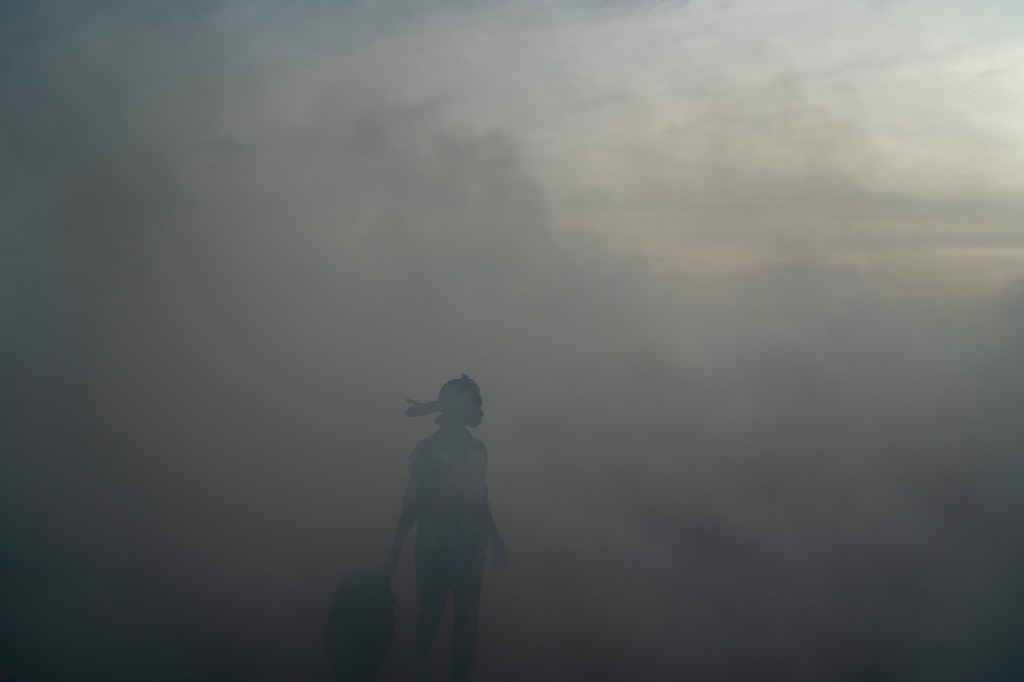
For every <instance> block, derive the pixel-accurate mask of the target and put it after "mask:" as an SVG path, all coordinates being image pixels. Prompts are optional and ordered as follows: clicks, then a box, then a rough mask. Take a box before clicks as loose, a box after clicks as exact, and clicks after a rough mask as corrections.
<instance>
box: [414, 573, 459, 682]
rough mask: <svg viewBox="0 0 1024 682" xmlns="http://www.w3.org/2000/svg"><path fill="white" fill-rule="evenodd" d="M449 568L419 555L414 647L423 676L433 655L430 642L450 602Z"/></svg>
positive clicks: (418, 666)
mask: <svg viewBox="0 0 1024 682" xmlns="http://www.w3.org/2000/svg"><path fill="white" fill-rule="evenodd" d="M450 581H451V576H450V571H449V569H448V567H447V566H445V565H444V563H443V562H441V561H437V560H433V559H427V558H424V557H416V587H417V588H418V589H419V592H420V610H419V614H418V615H417V618H416V645H415V648H414V649H413V662H412V664H413V669H414V670H415V671H416V674H417V675H423V674H424V673H425V672H426V669H427V661H428V659H429V657H430V644H431V642H433V641H434V633H435V632H437V626H438V625H439V624H440V623H441V617H442V616H443V615H444V606H445V602H447V601H448V589H449V587H450Z"/></svg>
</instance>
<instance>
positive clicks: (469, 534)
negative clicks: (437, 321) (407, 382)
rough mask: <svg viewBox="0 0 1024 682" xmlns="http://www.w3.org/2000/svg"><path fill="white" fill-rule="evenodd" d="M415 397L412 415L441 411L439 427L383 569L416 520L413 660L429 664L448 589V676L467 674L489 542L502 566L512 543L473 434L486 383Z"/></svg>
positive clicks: (389, 567)
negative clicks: (427, 398) (495, 512)
mask: <svg viewBox="0 0 1024 682" xmlns="http://www.w3.org/2000/svg"><path fill="white" fill-rule="evenodd" d="M409 402H410V403H412V407H410V408H409V409H408V410H407V411H406V414H407V415H409V416H410V417H418V416H422V415H426V414H433V413H435V412H440V415H438V416H437V418H436V419H435V420H434V421H435V423H436V424H437V425H438V427H439V428H438V429H437V431H436V432H434V434H433V435H431V436H430V437H429V438H425V439H424V440H422V441H420V442H419V444H417V445H416V448H415V449H414V450H413V451H412V455H411V456H410V457H409V485H408V487H407V488H406V492H405V500H404V505H403V508H402V514H401V516H400V517H399V519H398V527H397V528H395V537H394V541H393V542H392V544H391V551H390V552H389V554H388V559H387V561H386V562H385V563H384V565H383V566H382V567H381V569H380V572H381V574H382V575H384V576H385V577H387V578H390V577H391V576H392V575H394V573H395V571H396V570H397V568H398V557H399V554H400V553H401V551H402V545H403V543H404V542H405V538H406V536H407V535H408V534H409V531H410V530H411V529H412V525H413V523H417V524H419V525H418V528H417V530H416V586H417V588H418V589H419V593H420V599H419V615H418V619H417V621H416V645H415V648H414V651H413V666H414V668H415V670H416V672H417V674H418V675H423V674H424V672H425V671H426V666H427V659H428V655H429V653H430V643H431V641H432V640H433V639H434V633H435V632H436V630H437V626H438V624H439V623H440V622H441V616H442V615H443V614H444V607H445V603H446V602H447V601H448V592H449V591H451V593H452V595H453V597H454V601H455V623H454V633H453V641H452V656H451V668H450V673H449V679H450V680H452V681H453V682H465V681H466V680H469V676H470V671H471V670H472V667H473V654H474V651H475V649H476V634H477V612H478V610H479V606H480V586H481V583H482V580H483V572H484V562H485V561H486V558H487V543H488V540H490V541H491V543H492V544H493V547H494V559H493V562H492V565H493V566H494V567H495V569H497V570H504V569H505V568H506V567H507V565H508V550H507V549H506V548H505V543H504V541H503V540H502V538H501V533H499V532H498V527H497V525H495V523H494V518H493V517H492V516H491V506H490V502H489V501H488V497H487V450H486V448H485V447H484V444H483V443H481V442H480V441H479V440H477V439H476V438H473V436H471V435H470V434H469V431H468V430H467V428H466V427H476V426H478V425H479V424H480V422H481V421H482V420H483V416H484V413H483V410H482V409H481V405H482V402H483V401H482V400H481V398H480V387H479V386H477V384H476V382H475V381H473V380H472V379H470V378H469V377H468V376H466V375H465V374H463V375H462V376H461V377H460V378H459V379H453V380H451V381H449V382H448V383H446V384H445V385H444V386H443V387H441V391H440V393H438V395H437V400H436V401H434V402H431V403H418V402H416V401H414V400H409Z"/></svg>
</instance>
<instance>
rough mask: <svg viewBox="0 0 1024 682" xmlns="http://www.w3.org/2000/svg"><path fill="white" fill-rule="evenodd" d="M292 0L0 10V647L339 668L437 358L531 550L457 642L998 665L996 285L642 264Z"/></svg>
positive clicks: (1002, 485) (587, 675)
mask: <svg viewBox="0 0 1024 682" xmlns="http://www.w3.org/2000/svg"><path fill="white" fill-rule="evenodd" d="M282 7H283V6H282ZM366 11H367V10H365V8H363V7H362V6H356V7H354V8H351V9H348V10H341V11H338V12H333V11H326V10H324V11H322V14H321V15H320V18H321V19H323V20H330V21H334V22H337V27H338V31H339V34H340V35H342V37H344V35H345V30H346V28H345V27H346V25H347V24H346V22H348V21H349V20H351V21H356V20H359V21H363V22H365V25H368V26H373V27H375V28H380V26H381V25H382V24H384V23H386V21H387V20H388V18H387V17H379V16H372V17H367V16H366V15H365V12H366ZM360 12H363V14H360ZM325 18H326V19H325ZM12 21H13V20H12ZM308 21H309V20H308V18H303V19H300V18H297V17H296V16H295V15H292V14H289V12H287V11H286V10H285V9H283V8H278V9H276V10H272V9H270V8H269V7H263V8H262V9H261V10H259V11H257V10H250V11H248V12H242V11H241V10H234V11H231V10H230V9H229V8H222V9H220V10H217V11H214V12H211V11H204V12H202V13H199V12H194V13H193V12H189V11H185V10H180V11H177V12H167V11H164V12H157V11H156V10H155V9H154V7H153V6H150V5H146V6H145V9H139V8H136V9H120V10H117V11H114V10H111V11H105V12H99V11H94V12H88V13H84V14H82V15H73V14H72V12H71V11H70V10H66V9H65V10H61V11H51V12H49V13H45V14H44V13H39V14H36V13H31V14H29V13H28V10H25V12H24V13H23V14H22V15H19V16H18V17H17V21H13V23H12V24H11V26H13V27H14V28H11V29H8V33H9V39H8V40H6V41H5V42H6V43H7V45H6V46H5V49H4V52H3V54H2V61H0V68H2V72H0V79H2V80H0V84H2V88H0V112H2V113H0V122H2V123H0V126H2V128H0V131H2V138H0V143H2V145H3V146H2V149H0V152H2V156H0V159H2V160H0V177H2V178H3V185H4V186H5V187H6V188H7V191H6V192H5V195H6V198H5V201H4V202H3V206H2V208H0V226H2V228H3V233H4V242H5V246H4V248H3V253H2V261H0V262H2V268H3V277H4V288H3V293H2V296H3V298H2V301H3V304H4V306H3V310H4V313H5V321H6V324H5V334H4V335H3V340H4V341H3V343H4V351H5V352H4V356H5V357H6V358H7V364H8V366H9V368H10V369H9V372H8V373H7V378H6V380H5V386H6V388H7V389H8V391H7V397H6V400H5V406H6V407H7V412H8V414H9V415H10V419H9V427H8V428H5V429H4V433H5V440H6V441H7V442H6V443H5V444H4V452H5V464H6V466H5V475H4V476H3V479H2V480H3V482H2V484H0V485H2V487H0V490H2V493H3V498H2V504H3V508H2V511H3V513H2V515H0V518H2V519H3V521H2V523H3V526H2V528H3V533H4V542H3V546H4V561H3V573H2V575H3V582H4V590H3V594H4V601H5V607H4V609H3V612H4V620H5V629H7V630H8V631H9V632H10V633H11V634H10V636H9V637H7V638H5V639H6V640H7V642H8V644H9V646H10V651H9V652H6V653H5V654H4V656H3V660H4V663H3V665H4V666H5V667H6V670H4V672H3V677H4V678H5V679H93V678H96V679H174V680H180V679H195V680H203V679H210V680H222V679H241V678H245V679H266V680H281V679H324V680H326V679H329V678H328V672H327V666H326V661H325V659H324V655H323V646H322V645H323V642H322V628H323V625H324V622H325V619H326V615H327V609H328V607H329V600H330V595H331V591H332V589H333V587H334V583H335V582H336V580H337V578H338V577H339V576H340V575H342V574H343V573H346V572H348V571H350V570H353V569H355V568H362V567H374V566H376V565H377V564H378V563H379V562H380V561H381V560H382V559H383V556H384V552H385V550H386V546H387V543H388V541H389V539H390V532H391V530H392V527H393V523H394V521H395V519H396V517H397V513H398V508H399V504H400V499H401V493H402V488H403V486H404V482H405V471H406V464H407V455H408V452H409V451H410V450H411V447H412V445H413V444H414V443H415V441H416V440H417V439H419V438H421V437H423V436H424V435H426V434H427V433H428V432H429V431H430V429H431V425H430V424H429V421H428V420H410V419H407V418H405V417H404V416H403V415H402V411H403V408H404V405H403V398H404V397H406V396H409V397H413V398H417V399H421V400H427V399H432V398H433V396H434V393H435V392H436V390H437V388H439V387H440V385H441V383H443V381H445V380H447V379H449V378H452V377H454V376H457V375H458V373H459V372H467V373H469V374H470V375H471V376H472V377H473V378H474V379H476V380H477V381H478V382H479V383H480V384H481V386H482V388H483V396H484V409H485V411H486V413H487V417H486V418H485V421H484V424H483V425H482V427H481V428H480V429H479V436H480V437H481V438H482V439H483V440H484V441H485V442H486V443H487V444H488V447H489V450H490V462H491V465H490V473H489V476H490V479H491V486H490V487H491V496H492V504H493V507H494V511H495V515H496V518H497V520H498V522H499V524H500V525H501V526H502V529H503V532H504V534H505V536H506V538H507V541H508V543H509V546H510V549H511V551H512V561H513V564H512V569H511V570H510V571H509V572H508V573H506V574H504V575H500V576H498V575H494V576H492V575H488V577H487V578H486V582H485V587H484V602H483V607H482V635H481V641H480V646H479V662H478V665H477V669H478V676H479V679H482V680H629V679H648V680H676V679H701V680H716V679H722V680H726V679H729V680H735V679H750V680H753V679H758V680H767V679H780V680H781V679H785V680H802V679H806V680H824V679H829V680H846V679H849V680H888V679H899V680H943V679H949V680H965V679H978V680H998V679H1016V678H1017V677H1018V676H1019V675H1020V674H1021V672H1022V670H1024V659H1022V657H1021V654H1020V653H1019V651H1018V646H1017V645H1018V640H1019V636H1020V634H1021V632H1022V628H1024V619H1022V617H1021V612H1020V609H1019V604H1020V603H1021V600H1022V597H1024V595H1021V594H1020V592H1021V589H1020V580H1019V577H1020V575H1021V571H1022V570H1024V556H1022V552H1021V548H1020V542H1019V537H1020V535H1021V532H1022V531H1024V529H1022V527H1021V526H1022V524H1021V521H1020V519H1021V518H1024V517H1022V514H1021V512H1022V511H1024V510H1022V509H1021V506H1022V505H1021V502H1020V501H1019V492H1018V483H1019V481H1020V465H1019V461H1018V459H1017V458H1018V453H1019V451H1020V447H1021V445H1022V440H1024V439H1022V437H1021V435H1022V434H1021V430H1020V426H1019V424H1018V423H1017V419H1016V416H1017V415H1018V414H1019V413H1020V410H1021V408H1022V407H1024V390H1022V388H1021V386H1022V380H1024V357H1022V355H1021V351H1020V348H1021V347H1022V345H1021V340H1022V333H1024V332H1022V329H1024V327H1022V325H1024V304H1022V301H1024V295H1022V294H1021V290H1020V289H1019V288H1018V289H1011V290H1009V291H1007V292H1006V293H1005V294H1003V295H1002V296H1001V297H999V298H997V299H996V300H993V301H990V302H987V303H985V304H984V305H980V306H978V307H977V308H976V309H974V310H971V311H966V312H965V311H960V310H954V312H949V311H950V310H953V309H952V308H949V307H944V306H939V305H936V304H935V303H934V302H933V301H930V300H922V299H916V298H912V297H909V296H902V295H900V294H898V293H894V292H893V291H891V290H886V289H882V288H879V287H877V286H873V285H872V283H871V282H869V281H866V280H865V279H864V278H863V277H862V276H858V275H856V274H854V273H852V272H850V271H846V270H843V269H840V268H838V267H828V266H826V265H825V264H823V263H820V262H815V261H814V260H813V259H812V258H810V259H809V258H801V259H800V260H799V261H797V260H793V261H785V260H782V261H779V260H777V259H776V260H773V261H771V262H772V265H770V266H764V267H759V268H756V269H751V270H750V271H749V272H747V273H746V274H743V275H737V276H735V277H734V278H732V279H731V280H730V281H729V282H728V283H727V284H723V283H722V282H721V281H719V280H715V289H714V290H713V291H709V290H707V289H706V287H707V286H708V283H707V282H706V281H705V280H703V279H702V278H701V277H699V276H688V275H686V274H685V273H683V274H678V273H677V274H675V275H673V276H672V277H671V278H668V277H658V276H655V275H654V274H652V273H650V272H649V271H648V270H647V269H646V267H645V265H644V264H643V263H642V262H639V261H637V260H634V259H630V258H626V257H623V256H617V255H615V254H614V253H612V252H610V251H607V250H605V249H603V248H602V246H601V244H599V243H596V242H592V241H587V240H586V239H583V238H580V237H579V236H568V235H566V234H564V233H562V232H559V231H558V230H555V229H554V228H553V221H552V219H551V217H550V213H549V209H548V199H547V198H546V196H545V190H544V187H543V186H542V184H541V183H540V182H539V181H537V180H536V179H535V177H534V175H533V174H532V173H531V171H530V168H529V164H528V163H526V162H525V160H524V158H523V155H522V153H521V151H520V150H519V148H518V146H517V142H516V140H515V138H514V137H512V136H510V135H508V134H503V133H501V132H487V131H471V130H466V129H464V128H462V127H459V126H455V125H452V124H450V123H449V122H446V121H445V120H444V118H443V117H441V116H439V115H437V114H436V113H435V112H432V111H431V109H430V108H429V107H426V108H422V109H418V108H415V107H410V106H408V105H406V104H401V103H399V101H400V98H395V97H393V96H391V94H390V93H389V92H387V90H386V88H381V87H379V86H378V83H376V82H375V80H374V74H373V72H372V70H368V69H366V68H364V67H363V66H360V68H348V66H347V65H346V61H345V45H346V44H347V43H345V42H344V40H341V41H340V45H338V46H330V45H324V44H322V43H318V42H316V41H314V43H313V44H312V45H309V46H304V45H303V35H304V33H303V32H304V31H309V32H310V34H311V35H322V34H321V33H318V32H316V31H313V30H312V24H310V23H307V22H308ZM352 33H353V34H355V33H356V32H355V31H352ZM346 40H348V38H346ZM296 45H297V46H298V47H296ZM284 46H290V47H289V48H288V49H286V47H284ZM760 238H761V237H759V239H760ZM409 555H411V552H409V551H407V552H406V556H405V557H404V563H403V567H402V570H401V572H400V574H399V576H398V577H397V578H396V587H397V590H398V593H399V598H400V600H401V601H402V603H403V606H405V607H406V609H405V611H404V612H403V614H402V615H401V618H400V620H401V621H402V623H401V624H400V626H399V633H398V634H399V638H398V640H396V641H397V643H396V648H397V649H398V651H397V657H398V658H401V655H402V651H403V648H407V645H408V642H409V634H410V632H411V622H412V619H413V617H412V614H413V613H414V611H415V606H414V597H415V589H414V586H413V585H412V578H411V567H410V564H411V557H410V556H409ZM444 646H445V642H444V641H443V638H442V641H439V642H438V646H437V651H438V652H441V651H443V649H444ZM443 658H444V656H443V655H442V654H441V653H438V655H437V659H438V661H439V662H440V661H441V660H442V659H443ZM439 666H440V663H439ZM401 675H402V673H401V670H400V665H399V663H398V662H396V663H393V664H392V665H391V666H390V667H389V668H388V669H387V670H386V671H385V678H386V679H402V677H401Z"/></svg>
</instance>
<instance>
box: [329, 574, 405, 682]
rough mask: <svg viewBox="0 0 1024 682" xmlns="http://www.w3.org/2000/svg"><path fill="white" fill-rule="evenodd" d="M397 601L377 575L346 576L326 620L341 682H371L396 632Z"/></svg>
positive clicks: (333, 661)
mask: <svg viewBox="0 0 1024 682" xmlns="http://www.w3.org/2000/svg"><path fill="white" fill-rule="evenodd" d="M395 607H396V605H395V598H394V595H392V593H391V587H390V586H389V585H388V578H387V577H385V576H383V575H381V574H380V573H377V572H375V571H367V570H362V571H356V572H354V573H350V574H349V575H347V576H345V578H344V579H343V580H342V581H341V584H340V585H338V589H337V590H336V591H335V593H334V603H333V604H332V605H331V615H330V618H329V619H328V620H327V658H328V660H329V661H330V663H331V670H332V671H333V672H334V676H335V677H337V678H338V679H339V680H341V682H372V680H373V678H374V676H375V675H376V674H377V671H378V670H379V669H380V667H381V665H383V664H384V660H385V659H386V658H387V656H388V649H390V648H391V638H392V636H393V635H394V632H395Z"/></svg>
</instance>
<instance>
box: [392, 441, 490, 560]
mask: <svg viewBox="0 0 1024 682" xmlns="http://www.w3.org/2000/svg"><path fill="white" fill-rule="evenodd" d="M404 504H405V511H406V512H408V513H410V514H411V515H412V517H413V518H414V519H415V520H416V523H417V530H416V554H417V556H429V557H435V558H440V559H463V558H467V557H471V556H477V555H481V554H485V553H486V552H487V539H488V537H489V535H490V528H491V524H492V523H493V522H492V520H491V506H490V502H489V501H488V497H487V449H486V448H485V447H484V444H483V443H481V442H480V441H478V440H477V439H476V438H473V436H471V435H470V434H469V431H467V430H466V429H464V428H461V427H458V428H450V427H442V428H440V429H438V430H437V431H436V432H435V433H434V434H433V435H431V436H430V437H429V438H425V439H423V440H422V441H420V442H419V443H418V444H417V445H416V448H415V449H414V450H413V451H412V455H410V456H409V485H408V487H407V488H406V491H405V502H404Z"/></svg>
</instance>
